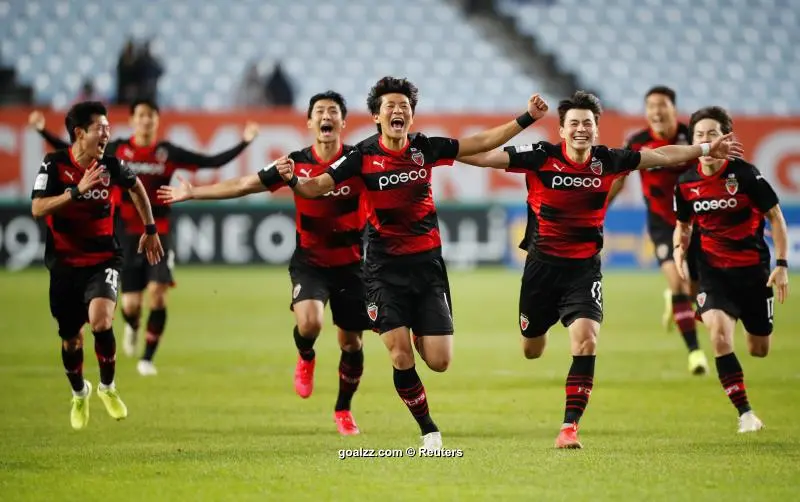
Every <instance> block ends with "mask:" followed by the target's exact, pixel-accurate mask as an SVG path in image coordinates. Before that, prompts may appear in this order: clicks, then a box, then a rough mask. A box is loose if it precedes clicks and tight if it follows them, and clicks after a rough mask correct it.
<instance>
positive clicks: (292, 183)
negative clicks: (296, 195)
mask: <svg viewBox="0 0 800 502" xmlns="http://www.w3.org/2000/svg"><path fill="white" fill-rule="evenodd" d="M298 181H300V179H299V178H298V177H297V175H296V174H293V175H292V179H290V180H289V181H287V182H286V184H287V185H289V188H294V187H295V186H297V182H298Z"/></svg>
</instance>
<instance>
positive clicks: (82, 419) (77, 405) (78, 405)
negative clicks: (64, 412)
mask: <svg viewBox="0 0 800 502" xmlns="http://www.w3.org/2000/svg"><path fill="white" fill-rule="evenodd" d="M83 386H84V387H83V388H84V390H85V391H86V395H84V396H76V395H74V394H73V395H72V410H70V412H69V423H70V424H71V425H72V428H73V429H75V430H76V431H79V430H81V429H84V428H86V426H87V425H89V398H90V397H92V384H90V383H89V382H83Z"/></svg>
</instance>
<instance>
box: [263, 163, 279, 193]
mask: <svg viewBox="0 0 800 502" xmlns="http://www.w3.org/2000/svg"><path fill="white" fill-rule="evenodd" d="M258 179H259V180H261V184H262V185H264V187H265V188H266V189H267V190H269V191H270V192H274V191H276V190H279V189H281V188H283V187H284V186H286V182H285V181H283V178H281V175H280V174H279V173H278V168H276V167H275V163H274V162H273V163H272V164H270V165H268V166H267V167H265V168H264V169H262V170H260V171H259V172H258Z"/></svg>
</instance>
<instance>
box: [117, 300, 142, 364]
mask: <svg viewBox="0 0 800 502" xmlns="http://www.w3.org/2000/svg"><path fill="white" fill-rule="evenodd" d="M141 317H142V294H141V293H122V318H123V319H124V320H125V330H124V331H123V337H122V350H123V352H125V355H126V356H128V357H133V355H134V354H136V342H137V341H138V338H139V326H140V322H141Z"/></svg>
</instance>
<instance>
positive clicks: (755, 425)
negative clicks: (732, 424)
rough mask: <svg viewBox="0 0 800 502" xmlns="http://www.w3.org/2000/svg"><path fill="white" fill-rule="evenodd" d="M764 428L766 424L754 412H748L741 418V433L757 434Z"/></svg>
mask: <svg viewBox="0 0 800 502" xmlns="http://www.w3.org/2000/svg"><path fill="white" fill-rule="evenodd" d="M763 428H764V422H762V421H761V419H760V418H758V417H757V416H756V414H755V413H753V412H752V411H748V412H747V413H745V414H744V415H742V416H740V417H739V432H740V433H745V432H756V431H760V430H761V429H763Z"/></svg>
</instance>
